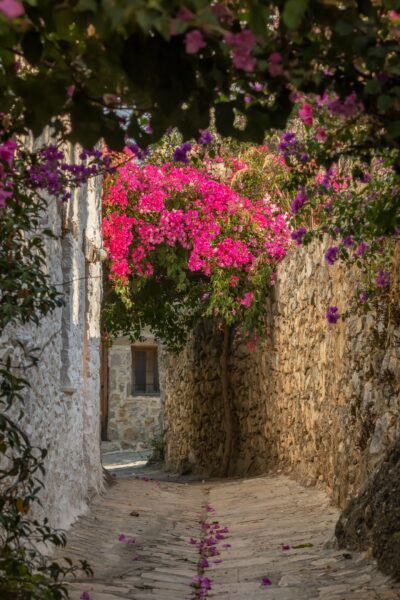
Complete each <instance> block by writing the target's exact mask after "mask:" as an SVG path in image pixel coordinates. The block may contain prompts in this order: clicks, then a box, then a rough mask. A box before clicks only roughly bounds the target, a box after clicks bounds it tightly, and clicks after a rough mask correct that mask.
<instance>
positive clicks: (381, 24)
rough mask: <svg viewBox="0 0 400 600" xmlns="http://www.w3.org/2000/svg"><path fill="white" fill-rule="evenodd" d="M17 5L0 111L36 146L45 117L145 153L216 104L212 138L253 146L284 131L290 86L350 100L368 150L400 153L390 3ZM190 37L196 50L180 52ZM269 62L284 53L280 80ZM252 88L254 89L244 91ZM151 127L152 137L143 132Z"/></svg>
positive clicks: (198, 121) (5, 41) (1, 27)
mask: <svg viewBox="0 0 400 600" xmlns="http://www.w3.org/2000/svg"><path fill="white" fill-rule="evenodd" d="M24 7H25V11H26V14H25V15H24V16H23V17H21V18H19V19H16V20H14V21H11V22H10V21H7V20H6V19H5V18H3V17H1V16H0V65H1V68H0V98H1V106H2V111H3V112H4V113H5V114H12V115H13V117H14V126H15V128H16V129H18V130H19V131H22V130H26V129H27V128H28V129H31V130H32V131H33V132H34V134H35V135H38V134H39V133H41V131H42V129H43V127H44V126H46V125H47V124H49V122H50V120H51V119H52V120H53V122H54V126H55V130H57V131H62V132H63V133H64V134H65V135H67V136H68V137H69V138H70V139H71V140H72V141H73V142H80V143H82V145H84V146H86V147H89V146H92V145H93V144H95V143H96V142H97V141H98V140H99V139H100V138H104V139H105V141H106V143H107V144H108V145H109V146H110V147H111V148H113V149H116V150H118V149H121V148H122V146H123V144H124V136H125V132H126V130H127V131H128V134H129V135H130V136H131V137H133V138H135V139H136V141H137V142H138V143H139V144H140V145H142V146H145V145H147V144H149V143H153V142H155V141H157V140H159V139H160V138H161V137H162V135H163V134H164V133H165V131H166V130H167V129H169V128H170V127H177V128H179V130H180V131H181V132H182V134H183V136H184V138H185V139H187V138H190V137H192V136H195V135H197V133H198V131H199V129H202V128H205V127H207V126H208V115H209V109H210V108H211V107H212V106H215V108H216V127H217V129H218V131H219V132H220V133H221V134H223V135H229V136H234V137H237V138H238V139H242V140H249V141H253V142H261V141H262V138H263V135H264V133H265V130H267V129H270V128H277V127H283V126H284V125H285V123H286V121H287V119H288V118H289V115H290V112H291V103H290V101H289V92H290V89H291V88H296V89H298V90H301V91H304V92H307V93H309V92H316V93H321V92H324V91H327V90H330V91H335V92H337V93H338V94H339V95H340V96H341V97H346V96H348V95H349V94H351V93H353V92H355V93H356V94H357V96H358V98H359V99H360V100H362V101H363V103H364V110H365V114H366V115H368V117H369V118H371V120H372V122H373V123H374V125H375V128H374V137H373V139H372V144H373V146H374V147H375V148H376V147H383V146H388V145H389V146H398V143H399V140H400V129H399V123H400V112H399V111H400V102H399V86H398V75H399V68H400V67H399V56H400V53H399V39H398V35H397V31H398V29H397V28H398V22H399V19H398V17H396V13H393V14H392V13H390V12H389V11H390V9H395V10H398V9H399V7H400V3H399V2H398V0H388V1H387V2H385V3H384V6H383V5H382V3H374V2H371V1H369V0H363V1H360V2H343V3H339V2H326V0H315V1H313V2H309V1H308V0H286V1H285V2H282V0H276V1H274V2H266V1H265V0H239V1H238V2H227V3H224V4H223V5H222V4H221V5H220V8H222V7H224V8H223V13H224V14H223V15H222V16H218V12H217V11H216V9H215V6H214V5H213V4H212V3H210V2H207V1H206V0H196V1H195V0H187V2H185V3H184V4H183V3H182V2H181V1H179V0H154V1H152V2H147V1H145V0H138V1H136V2H131V1H130V0H119V2H100V1H96V0H80V1H78V2H74V3H70V2H64V1H62V0H51V1H50V0H30V1H29V2H28V1H26V2H25V3H24ZM182 8H185V10H186V15H185V16H184V17H182V15H180V13H179V10H180V9H182ZM243 28H250V29H251V30H253V31H254V33H255V34H256V36H257V43H256V44H255V46H254V47H253V48H252V54H253V56H254V57H255V58H256V64H255V66H254V68H253V70H251V71H246V70H241V69H240V68H235V66H234V65H233V64H232V56H231V52H230V47H229V45H228V44H227V43H226V42H225V41H224V38H225V35H226V34H227V33H231V32H237V31H239V30H240V29H243ZM192 30H199V31H201V32H202V33H203V36H204V39H205V43H206V46H205V47H204V48H203V49H202V50H201V51H199V52H195V53H193V54H188V53H187V52H186V48H185V36H186V34H187V33H188V32H190V31H192ZM273 53H279V54H280V55H281V56H282V65H283V67H284V68H283V71H282V74H280V75H276V74H274V73H273V72H271V70H270V66H269V63H268V57H269V56H270V55H271V54H273ZM16 55H17V56H19V57H21V59H22V60H21V61H20V64H19V68H16V66H15V65H16V64H15V56H16ZM254 82H261V83H262V84H264V88H263V89H262V90H261V91H257V92H255V93H252V89H251V88H250V86H249V84H250V83H254ZM71 86H73V87H71ZM42 90H45V93H44V94H43V93H42ZM249 93H251V94H252V96H253V97H252V102H251V103H250V104H246V103H245V101H244V97H245V95H246V94H249ZM38 97H40V98H41V102H37V101H36V100H37V98H38ZM120 110H123V111H125V112H124V115H125V117H126V119H127V122H125V123H121V122H120V120H119V117H120V115H121V113H120V112H119V111H120ZM237 114H240V115H242V116H243V117H244V120H245V124H244V127H243V128H242V129H240V128H237V127H235V115H237ZM65 115H68V116H69V117H70V123H71V129H70V130H69V126H66V121H65V119H64V116H65ZM149 116H151V122H152V131H150V130H146V128H143V126H142V125H143V118H146V119H148V117H149Z"/></svg>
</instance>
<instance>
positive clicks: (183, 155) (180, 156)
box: [174, 142, 192, 163]
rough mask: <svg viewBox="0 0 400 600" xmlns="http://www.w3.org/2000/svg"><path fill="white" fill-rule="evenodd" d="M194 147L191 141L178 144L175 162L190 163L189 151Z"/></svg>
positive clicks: (175, 151)
mask: <svg viewBox="0 0 400 600" xmlns="http://www.w3.org/2000/svg"><path fill="white" fill-rule="evenodd" d="M191 149H192V144H190V143H189V142H185V143H184V144H182V145H181V146H178V147H177V148H175V150H174V161H175V162H183V163H188V162H189V159H188V157H187V153H188V152H190V150H191Z"/></svg>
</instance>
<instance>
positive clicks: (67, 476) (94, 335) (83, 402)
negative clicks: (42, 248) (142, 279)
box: [0, 148, 104, 528]
mask: <svg viewBox="0 0 400 600" xmlns="http://www.w3.org/2000/svg"><path fill="white" fill-rule="evenodd" d="M70 152H71V157H70V159H71V160H72V159H73V156H74V154H75V153H77V154H78V152H79V150H78V149H76V148H75V149H74V148H71V149H70ZM101 192H102V187H101V181H99V180H91V181H90V182H89V183H88V184H87V185H86V186H84V187H82V188H81V189H80V190H79V191H77V192H75V193H74V194H73V197H72V198H71V200H70V201H69V202H68V203H66V204H65V205H61V204H60V203H59V202H58V201H55V200H54V199H53V200H51V199H50V200H49V202H48V207H47V211H46V213H45V214H44V215H43V223H42V224H43V226H47V227H48V228H50V229H51V230H52V232H53V234H54V236H55V238H54V239H51V240H49V241H48V243H47V264H48V272H49V274H50V277H51V281H52V282H53V283H54V284H56V285H57V286H58V287H59V289H61V290H62V291H63V295H64V301H65V305H64V306H63V307H61V308H57V309H56V310H55V311H53V312H52V313H51V314H49V315H48V316H47V317H44V318H42V319H41V322H40V326H32V325H30V326H26V327H19V328H11V327H9V328H7V329H6V330H5V331H4V333H3V336H2V338H1V339H0V353H1V355H2V356H3V357H4V356H6V355H8V356H12V357H14V358H17V353H18V352H19V350H18V344H21V345H22V347H26V348H28V347H37V348H40V361H39V366H38V368H31V369H29V371H28V372H27V377H28V379H29V383H30V386H31V387H30V389H29V391H28V392H27V393H26V403H25V406H24V412H25V416H24V422H23V423H22V426H23V428H24V429H25V431H26V433H27V434H28V435H29V438H30V440H31V443H32V444H33V445H34V446H39V447H43V448H47V449H48V454H47V457H46V459H45V469H46V474H45V477H44V483H45V488H44V490H43V491H42V493H41V500H42V505H43V507H42V509H39V508H38V507H36V511H38V510H42V511H43V513H44V515H45V516H47V517H48V519H49V521H50V523H51V525H53V526H56V527H62V528H65V527H68V526H69V525H70V524H71V522H72V521H73V520H74V519H75V518H76V517H77V515H79V514H81V513H82V512H84V511H85V510H86V509H87V506H88V502H89V501H90V499H91V497H93V496H94V495H96V494H97V493H98V492H99V491H100V490H101V489H102V485H103V473H102V466H101V457H100V377H99V373H100V306H101V294H102V267H101V262H100V259H101V258H102V254H103V253H104V251H102V250H101V248H102V237H101Z"/></svg>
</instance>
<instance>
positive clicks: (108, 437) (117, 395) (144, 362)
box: [102, 334, 161, 451]
mask: <svg viewBox="0 0 400 600" xmlns="http://www.w3.org/2000/svg"><path fill="white" fill-rule="evenodd" d="M103 356H104V355H103ZM106 359H107V365H106V366H105V368H106V370H107V373H108V374H107V375H106V376H107V382H106V385H105V386H104V388H106V389H104V388H103V396H105V397H103V411H102V412H103V415H102V437H103V443H102V447H103V450H104V451H115V450H134V451H142V450H151V449H152V447H153V444H154V443H155V441H156V440H158V439H159V438H160V437H161V393H160V382H159V369H158V344H157V342H156V341H155V340H154V338H153V337H152V336H151V335H150V334H147V335H145V341H143V342H135V343H134V344H132V342H131V341H130V340H129V338H119V339H117V340H115V341H114V342H113V344H112V345H111V346H110V347H109V348H108V351H107V357H106Z"/></svg>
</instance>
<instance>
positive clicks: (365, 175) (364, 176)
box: [360, 171, 371, 183]
mask: <svg viewBox="0 0 400 600" xmlns="http://www.w3.org/2000/svg"><path fill="white" fill-rule="evenodd" d="M360 179H361V181H362V182H363V183H369V182H370V181H371V173H368V171H365V172H364V173H362V174H361V177H360Z"/></svg>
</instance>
